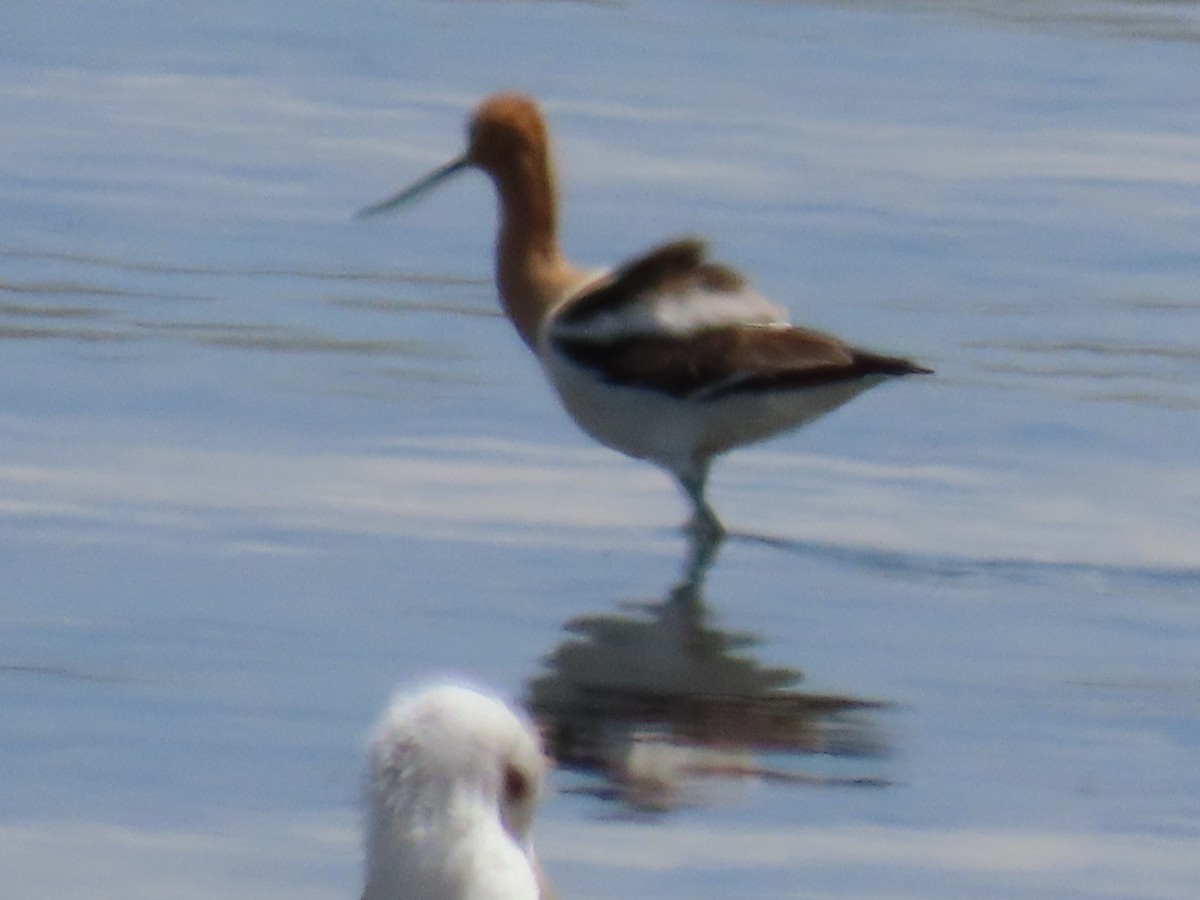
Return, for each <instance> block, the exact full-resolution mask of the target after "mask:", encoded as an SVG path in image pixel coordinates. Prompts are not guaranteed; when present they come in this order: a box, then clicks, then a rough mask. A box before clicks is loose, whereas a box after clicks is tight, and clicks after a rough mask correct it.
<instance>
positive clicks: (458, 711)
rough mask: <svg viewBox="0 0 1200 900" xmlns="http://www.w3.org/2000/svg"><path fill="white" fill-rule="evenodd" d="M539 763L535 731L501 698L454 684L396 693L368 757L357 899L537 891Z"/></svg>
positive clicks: (528, 895) (494, 899)
mask: <svg viewBox="0 0 1200 900" xmlns="http://www.w3.org/2000/svg"><path fill="white" fill-rule="evenodd" d="M543 770H544V762H543V759H542V754H541V751H540V749H539V745H538V740H537V737H536V735H535V734H534V733H533V731H532V729H531V728H530V726H529V725H528V723H526V722H524V721H522V720H521V719H520V718H518V717H517V716H516V715H515V714H514V713H513V712H512V711H511V710H510V709H509V708H508V707H507V706H505V705H504V704H503V703H501V702H500V701H498V700H494V699H492V698H490V697H486V696H484V695H482V694H479V693H477V692H476V691H473V690H469V689H467V688H461V687H454V686H440V687H434V688H430V689H427V690H424V691H421V692H418V693H416V694H411V695H401V696H399V697H397V698H396V700H395V701H394V702H393V703H392V705H391V706H390V707H389V709H388V710H387V712H386V713H385V714H384V715H383V717H382V719H381V720H380V722H379V724H378V726H377V727H376V730H375V734H374V737H373V739H372V741H371V747H370V752H369V757H368V770H367V780H368V783H367V820H366V823H365V824H366V841H365V843H366V846H365V850H366V855H367V860H366V868H367V872H366V888H365V890H364V892H363V900H417V898H420V900H538V898H539V893H540V887H539V872H538V869H537V863H536V861H535V859H534V856H533V850H532V847H531V845H530V839H529V828H530V825H531V823H532V819H533V811H534V806H535V804H536V802H537V794H538V790H539V788H540V785H541V781H542V777H543ZM510 773H518V775H519V777H520V778H521V779H524V780H523V781H522V786H523V790H522V791H521V792H520V794H519V796H516V797H514V796H513V795H512V794H511V791H510V787H511V784H510V781H509V779H510V777H517V776H512V775H510Z"/></svg>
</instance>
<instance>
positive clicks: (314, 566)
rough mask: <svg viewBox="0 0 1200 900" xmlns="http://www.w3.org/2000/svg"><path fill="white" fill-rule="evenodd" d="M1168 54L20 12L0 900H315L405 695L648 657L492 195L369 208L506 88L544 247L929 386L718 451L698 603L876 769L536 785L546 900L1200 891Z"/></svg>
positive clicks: (1, 403)
mask: <svg viewBox="0 0 1200 900" xmlns="http://www.w3.org/2000/svg"><path fill="white" fill-rule="evenodd" d="M1198 35H1200V10H1197V7H1196V6H1195V5H1193V4H1178V3H1149V4H1148V3H1101V2H1089V0H1080V2H1063V3H1041V4H1001V3H986V2H979V3H967V2H963V3H952V2H944V3H928V4H922V5H921V6H920V8H916V7H915V6H912V5H900V4H894V5H893V4H888V3H875V4H869V5H868V4H863V5H858V4H855V5H846V6H841V5H837V4H803V3H798V4H756V3H749V4H747V3H728V2H710V0H702V2H691V3H686V4H684V3H667V4H649V3H639V2H635V3H629V4H599V3H598V4H574V3H520V2H503V3H476V2H467V3H454V2H445V0H440V2H412V3H409V2H406V3H399V4H383V3H363V2H356V3H328V2H326V3H311V2H310V3H298V4H297V3H292V4H287V5H284V4H279V3H275V2H267V0H264V2H259V3H256V4H235V3H210V4H202V5H194V4H193V5H191V6H184V5H181V4H173V3H168V4H164V3H136V2H117V0H107V2H100V3H94V2H92V3H67V4H53V5H47V4H32V3H19V4H17V5H16V6H15V7H14V8H12V9H8V10H6V12H5V23H4V28H2V29H0V121H3V122H4V123H5V128H4V131H5V144H6V152H5V153H4V154H0V210H3V212H0V575H2V578H0V771H3V772H4V778H3V787H2V788H0V886H3V893H4V895H5V896H13V897H31V896H38V897H42V898H59V897H62V898H66V897H78V896H81V895H84V896H87V897H89V898H92V900H106V898H110V897H111V898H118V897H119V898H121V900H131V898H147V900H149V898H154V900H166V898H188V900H191V898H202V897H203V898H208V897H216V896H245V897H256V898H272V897H279V898H283V897H288V898H292V900H295V898H332V897H352V896H355V892H356V891H358V890H359V888H360V878H361V876H360V868H359V865H360V858H359V848H358V843H357V841H358V837H357V819H356V815H357V813H356V802H357V795H358V789H359V781H358V779H359V773H360V767H361V764H362V759H361V757H362V745H363V735H364V734H365V733H366V731H367V729H368V728H369V727H370V724H371V721H372V719H373V717H374V716H375V715H376V714H377V712H378V710H379V709H380V708H381V707H382V705H383V704H384V702H385V701H386V699H387V697H388V696H389V694H390V693H391V691H392V690H393V689H394V688H395V687H397V686H398V685H403V684H409V683H412V682H413V681H414V680H415V681H420V680H424V679H427V678H430V677H434V676H438V675H458V676H461V677H466V678H470V679H472V680H475V681H477V682H480V683H484V684H488V685H491V686H494V687H495V688H496V689H497V690H499V691H502V692H504V693H505V694H507V695H508V696H511V697H513V698H514V699H517V700H521V699H524V698H526V697H527V696H528V693H529V691H530V685H531V683H532V682H533V681H534V680H535V679H537V678H539V677H544V676H546V675H547V673H550V672H552V671H554V666H555V660H556V659H558V657H556V656H555V654H556V653H557V652H559V651H562V650H563V649H564V648H571V647H573V646H576V645H577V644H578V642H579V641H581V640H583V641H585V642H586V641H587V640H588V639H591V640H592V641H593V644H591V645H589V647H590V650H589V652H591V653H593V654H595V656H596V657H599V658H601V662H602V663H603V665H611V666H616V667H617V668H618V669H620V670H621V671H625V672H628V671H629V665H630V661H629V660H628V659H623V658H622V657H621V656H620V647H621V646H627V645H623V644H621V642H620V641H618V642H616V643H614V644H611V645H610V644H609V643H606V642H605V641H604V640H602V639H601V637H600V636H601V635H603V634H606V633H607V632H605V631H604V630H603V629H605V628H609V627H616V628H618V629H619V630H620V633H621V634H622V635H625V634H628V635H630V636H632V638H631V640H635V641H640V642H643V643H641V644H631V645H628V646H639V647H645V648H647V649H645V650H644V651H642V652H641V653H640V654H639V655H635V657H634V659H633V661H634V662H637V661H639V660H641V661H645V660H647V659H650V660H658V659H659V656H658V654H657V648H659V647H662V648H663V655H662V657H661V658H662V659H663V660H664V661H667V660H669V659H670V649H671V647H672V646H673V645H672V643H671V642H672V641H674V640H676V639H677V637H676V632H673V631H672V628H671V627H670V621H671V620H670V617H669V616H668V615H667V614H668V613H669V612H670V610H671V608H672V607H671V605H670V603H668V602H667V598H668V595H669V593H670V592H671V590H672V588H673V587H676V588H677V587H678V585H679V584H680V583H681V579H683V577H684V574H685V568H686V558H687V553H688V548H687V546H686V544H685V541H684V539H683V536H682V534H681V533H680V531H679V530H678V528H677V526H678V524H679V523H680V522H681V521H682V519H683V518H684V515H685V508H684V505H683V503H682V501H681V500H680V498H679V497H678V496H677V494H676V492H675V489H674V488H673V486H672V485H671V484H670V482H669V480H668V479H667V478H666V477H665V476H663V475H661V474H660V473H658V472H656V471H654V470H652V469H651V468H649V467H647V466H645V465H643V464H639V463H636V462H633V461H630V460H626V459H623V458H621V457H619V456H617V455H615V454H613V453H610V452H609V451H607V450H604V449H602V448H599V447H597V446H595V445H594V444H592V443H591V442H590V441H589V440H588V439H587V438H586V437H585V436H584V435H582V434H580V433H579V432H578V431H577V430H576V429H575V427H574V426H573V425H572V423H571V422H570V421H569V420H568V418H567V417H566V415H565V414H564V413H563V412H562V411H561V409H560V408H559V407H558V405H557V402H556V400H555V398H554V397H553V395H552V393H551V392H550V390H549V388H548V387H546V386H545V384H544V383H543V381H542V380H541V376H540V374H539V372H538V369H537V367H536V365H535V363H534V362H533V360H532V359H531V358H530V357H529V356H528V354H527V351H525V349H524V347H523V346H522V345H521V344H520V341H519V340H518V339H517V338H516V336H515V334H514V333H513V332H512V330H511V328H510V327H509V325H508V323H507V322H505V321H504V320H503V318H502V317H501V316H500V315H499V313H498V311H497V307H496V303H495V299H494V293H493V289H492V286H491V282H490V272H491V260H490V253H491V243H492V230H493V222H494V218H493V217H494V200H493V198H492V195H491V191H490V187H489V186H488V184H487V182H486V181H485V180H484V179H483V178H482V177H479V176H470V177H464V178H461V179H459V180H457V181H456V182H455V183H454V184H453V185H452V186H448V187H446V188H445V189H444V190H442V191H441V192H439V193H438V194H436V195H433V196H431V197H429V198H428V199H426V200H424V201H423V202H422V203H420V204H419V205H416V206H414V207H413V208H411V209H409V210H406V211H405V212H404V214H403V215H401V216H397V217H394V218H392V219H388V220H383V221H373V222H369V223H368V222H356V221H353V220H352V218H351V216H352V213H353V211H354V210H355V209H357V208H358V207H360V206H361V205H363V204H365V203H368V202H371V201H373V200H376V199H378V198H380V197H382V196H384V195H386V194H387V193H389V192H390V191H391V190H393V189H394V188H396V187H399V186H400V185H401V184H403V183H405V182H407V181H409V180H410V179H412V178H414V177H416V176H417V175H419V174H421V173H423V172H424V171H426V170H427V169H428V168H430V167H432V166H433V165H435V164H437V163H439V162H442V161H444V160H446V159H448V158H450V157H451V156H452V155H454V154H456V153H457V152H458V151H459V149H460V146H461V141H462V138H463V132H462V127H463V120H464V118H465V116H466V115H467V114H468V112H469V110H470V109H471V107H472V106H473V104H474V103H475V102H476V101H477V100H478V99H479V98H480V97H481V96H483V95H485V94H487V93H488V92H490V91H493V90H496V89H499V88H517V89H521V90H526V91H529V92H531V93H533V94H535V95H537V96H538V97H539V98H540V99H541V100H542V102H543V104H544V107H545V110H546V113H547V115H548V118H549V120H550V124H551V127H552V129H553V131H554V135H555V140H556V144H555V147H556V151H557V154H558V157H559V170H560V176H561V180H562V188H563V200H564V210H563V228H564V244H565V247H566V249H567V250H568V252H569V253H570V254H571V255H572V256H573V257H574V258H576V259H578V260H579V261H581V262H583V263H590V264H607V263H613V262H616V261H618V260H620V259H621V258H622V257H623V256H625V255H628V254H631V253H634V252H636V251H638V250H639V249H642V248H644V247H646V246H649V245H650V244H652V243H654V242H657V241H659V240H661V239H664V238H666V237H669V236H672V235H676V234H684V233H700V234H703V235H705V236H707V237H708V238H709V239H710V241H711V244H712V246H713V249H714V252H715V253H716V254H717V255H718V256H719V257H720V258H721V259H724V260H727V261H729V262H730V263H732V264H734V265H736V266H738V267H739V268H742V269H744V270H745V271H747V272H748V273H752V275H753V277H754V279H755V281H756V283H757V285H758V286H759V288H760V289H762V291H763V292H764V293H766V294H767V295H768V296H770V297H772V298H773V299H774V300H776V301H777V302H778V303H780V304H781V305H783V306H785V307H787V308H789V309H790V310H791V312H792V314H793V316H794V318H795V319H797V320H798V321H803V322H805V323H808V324H812V325H815V326H817V327H820V328H823V329H826V330H830V331H833V332H836V333H839V334H842V335H844V336H846V337H847V338H850V339H852V340H853V341H855V342H856V343H861V344H865V345H867V346H873V347H877V348H879V349H881V350H886V351H891V352H896V353H902V354H905V355H909V356H912V357H914V358H916V359H919V360H921V361H922V362H925V363H926V364H929V365H932V366H933V367H935V368H936V369H937V372H938V374H937V376H936V377H935V378H932V379H922V380H907V381H905V382H903V383H899V384H892V385H888V386H885V387H881V388H878V389H876V390H874V391H872V392H870V393H868V394H866V395H864V396H862V397H860V398H858V399H856V400H855V401H854V402H853V403H852V404H850V405H849V406H847V407H846V408H845V409H844V410H841V411H839V412H838V413H836V414H835V415H833V416H830V417H829V418H827V419H825V420H822V421H821V422H820V423H818V424H816V425H814V426H812V427H811V428H808V429H806V430H804V431H802V432H800V433H796V434H793V435H788V436H785V437H783V438H780V439H777V440H775V441H773V442H770V443H768V444H765V445H762V446H761V447H758V448H752V449H748V450H743V451H741V452H739V453H736V454H734V455H732V456H730V457H729V458H727V459H725V460H722V461H721V462H719V463H718V465H717V466H716V468H715V471H714V477H713V482H712V485H711V491H712V494H711V498H712V500H713V502H714V505H715V506H716V507H717V509H718V510H719V511H720V512H721V514H722V517H723V518H724V520H725V521H726V522H727V523H728V524H729V525H730V526H731V528H732V529H733V531H734V535H733V537H732V538H731V539H730V540H729V541H727V542H726V544H725V545H724V546H723V547H722V548H721V550H720V553H719V555H718V557H717V558H716V560H715V562H714V563H713V565H712V567H711V569H710V570H708V572H707V573H706V577H705V578H704V579H703V580H702V581H701V582H700V583H699V584H695V585H693V586H692V587H693V593H694V596H695V597H696V598H697V599H698V602H700V607H699V608H700V609H701V610H702V611H703V615H704V616H705V618H704V620H703V621H704V623H705V627H707V628H708V629H710V633H711V634H713V635H716V636H720V635H726V636H731V635H732V636H737V635H741V636H743V637H745V638H747V639H748V640H749V643H745V644H743V645H741V646H740V648H738V649H736V650H735V651H734V652H735V654H738V655H740V658H741V659H742V660H743V662H745V664H746V665H748V666H750V667H752V668H754V669H755V670H756V671H757V670H766V671H774V670H790V671H791V673H792V674H793V675H795V676H797V677H799V676H801V675H802V676H803V677H802V678H800V679H799V680H797V681H794V683H793V684H792V687H793V688H794V689H796V690H799V691H802V692H806V693H809V694H812V695H816V696H834V697H841V698H850V699H853V700H855V701H871V702H872V703H873V704H878V705H870V706H868V707H866V708H865V709H864V710H863V711H861V712H859V713H856V714H855V715H853V716H851V717H850V718H849V720H841V719H836V720H834V721H833V723H832V724H833V725H839V726H840V727H842V728H843V729H844V730H845V731H844V733H845V734H850V735H852V736H853V735H858V736H859V737H860V738H863V740H864V741H865V745H869V748H868V749H870V748H873V749H872V750H871V752H860V753H852V754H850V755H846V754H845V753H839V752H835V751H834V750H832V749H831V750H830V751H829V752H827V753H815V754H814V753H809V754H804V755H801V756H798V757H797V756H794V755H785V754H778V753H771V752H765V751H764V752H761V753H759V754H757V755H756V756H755V757H754V758H753V759H752V760H751V761H750V764H749V766H748V768H750V769H751V770H753V771H755V772H757V773H758V774H757V775H756V776H752V777H747V778H742V779H718V780H711V779H701V778H687V779H684V782H683V783H682V784H681V785H680V793H679V794H678V796H677V797H675V798H674V801H673V802H671V803H668V804H666V806H667V807H668V808H667V809H666V810H661V809H660V810H658V811H655V812H647V811H646V810H644V809H639V808H637V807H636V804H632V805H631V804H630V803H629V802H628V801H629V798H628V797H627V796H626V797H621V798H618V799H614V798H613V794H612V791H611V790H609V789H608V788H607V787H606V784H605V782H604V779H603V778H602V777H601V776H600V775H599V774H597V773H596V772H595V771H588V770H586V769H583V768H579V767H568V766H567V765H563V766H562V767H560V769H559V770H558V771H556V772H555V774H554V776H553V779H552V781H553V785H552V786H553V788H554V789H555V790H554V792H553V793H552V795H551V796H550V798H549V799H548V801H547V803H546V805H545V807H544V809H543V810H542V813H541V816H540V818H539V822H538V826H537V843H538V846H539V852H540V855H541V857H542V859H543V862H544V864H545V867H546V868H547V870H548V872H549V873H550V876H551V878H552V879H553V880H554V882H555V883H556V884H557V886H558V888H559V891H560V893H561V895H562V896H563V897H564V898H588V897H594V898H602V897H618V896H658V897H689V898H718V897H730V896H739V897H868V896H869V897H878V898H907V897H918V896H919V897H926V898H928V897H945V898H958V897H964V896H970V897H997V898H999V897H1004V898H1013V897H1046V898H1085V897H1086V898H1093V897H1098V896H1104V897H1156V898H1159V897H1161V898H1192V897H1194V896H1195V895H1196V893H1197V885H1198V884H1200V857H1198V856H1197V854H1196V852H1195V848H1196V842H1197V838H1198V837H1200V774H1198V773H1200V770H1198V769H1197V767H1196V765H1195V759H1196V756H1197V752H1198V751H1200V677H1198V675H1197V666H1196V659H1197V656H1198V650H1200V601H1198V599H1197V598H1198V597H1200V590H1198V589H1200V466H1198V465H1197V454H1196V449H1195V448H1196V446H1197V442H1198V439H1200V424H1198V419H1197V416H1198V414H1200V349H1198V348H1200V300H1198V299H1197V293H1196V286H1197V284H1200V255H1197V253H1196V241H1195V236H1196V233H1197V228H1198V226H1200V95H1198V94H1197V92H1196V90H1195V84H1196V83H1197V76H1198V75H1200V56H1198V55H1197V47H1198V46H1200V44H1198V43H1197V41H1196V38H1197V36H1198ZM631 604H648V606H642V607H636V606H631ZM614 622H615V623H616V625H614V624H613V623H614ZM581 623H583V625H581ZM589 623H590V624H589ZM589 628H590V629H591V630H589ZM573 642H574V643H573ZM592 658H594V657H588V659H592ZM664 665H665V664H664ZM621 667H624V668H621ZM659 674H660V675H662V677H664V678H665V677H676V676H677V675H678V673H677V672H672V671H664V672H661V673H659ZM825 725H826V726H829V725H830V723H829V722H826V723H825ZM842 733H843V732H837V734H842ZM856 746H857V745H856ZM858 749H859V750H862V749H863V748H862V747H859V748H858ZM781 770H782V771H786V772H787V773H791V774H793V775H796V774H798V775H800V776H802V779H801V783H787V782H780V781H777V780H773V779H772V777H771V773H777V772H779V771H781ZM855 779H865V780H866V782H868V783H865V784H857V785H856V784H851V783H849V782H853V781H854V780H855Z"/></svg>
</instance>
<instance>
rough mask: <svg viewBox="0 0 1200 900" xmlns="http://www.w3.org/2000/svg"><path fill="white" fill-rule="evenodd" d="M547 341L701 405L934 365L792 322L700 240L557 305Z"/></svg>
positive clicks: (604, 370)
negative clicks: (886, 353)
mask: <svg viewBox="0 0 1200 900" xmlns="http://www.w3.org/2000/svg"><path fill="white" fill-rule="evenodd" d="M549 338H550V340H551V341H552V343H553V345H554V349H555V350H556V351H557V352H559V353H560V354H561V355H562V356H564V357H566V358H567V359H568V360H570V361H571V362H572V363H574V364H575V365H578V366H582V367H584V368H587V369H589V370H592V371H593V372H594V373H595V374H596V376H597V377H599V378H600V379H602V380H603V381H605V382H606V383H609V384H613V385H621V386H626V387H636V388H641V389H645V390H650V391H657V392H660V393H663V394H667V395H670V396H672V397H675V398H678V399H685V400H692V401H696V402H704V401H709V400H716V399H720V398H722V397H727V396H730V395H733V394H738V393H742V392H762V391H774V390H791V389H798V388H805V387H815V386H819V385H823V384H834V383H838V382H846V381H855V380H858V379H862V378H867V377H870V376H887V375H906V374H913V373H918V372H925V371H928V370H926V369H922V368H921V367H920V366H917V365H914V364H913V363H911V362H909V361H908V360H905V359H900V358H898V357H890V356H881V355H879V354H875V353H871V352H868V351H865V350H861V349H858V348H856V347H853V346H851V345H849V344H846V343H845V342H843V341H841V340H839V339H837V338H835V337H832V336H830V335H826V334H822V333H821V332H818V331H813V330H811V329H807V328H797V327H794V326H791V325H789V324H787V320H786V318H785V317H784V315H783V313H782V312H781V311H780V310H779V309H778V308H777V307H775V306H774V305H773V304H771V303H770V302H769V301H767V300H766V299H765V298H764V297H763V296H762V295H760V294H758V293H757V292H756V291H754V290H753V289H752V288H750V287H749V286H748V285H747V284H746V283H745V281H744V279H742V277H741V276H740V275H738V274H737V273H736V272H734V271H733V270H732V269H729V268H727V267H725V266H722V265H720V264H718V263H713V262H709V261H708V260H707V259H706V255H705V248H704V245H703V243H701V242H700V241H697V240H684V241H678V242H675V243H671V244H666V245H664V246H662V247H659V248H657V249H655V250H653V251H651V252H650V253H648V254H647V255H646V256H643V257H641V258H639V259H636V260H634V261H632V262H631V263H629V264H627V265H626V266H624V267H622V268H621V269H619V270H618V271H616V272H615V273H613V274H612V275H611V276H610V277H608V278H606V279H604V280H602V281H601V282H600V283H598V284H593V285H592V286H590V287H589V288H588V289H586V290H585V292H584V293H582V294H580V295H578V296H576V297H574V298H572V299H571V300H569V301H568V302H567V304H566V305H565V306H564V307H563V308H562V309H561V310H560V312H559V313H558V314H557V315H556V317H555V320H554V322H553V325H552V327H551V330H550V333H549Z"/></svg>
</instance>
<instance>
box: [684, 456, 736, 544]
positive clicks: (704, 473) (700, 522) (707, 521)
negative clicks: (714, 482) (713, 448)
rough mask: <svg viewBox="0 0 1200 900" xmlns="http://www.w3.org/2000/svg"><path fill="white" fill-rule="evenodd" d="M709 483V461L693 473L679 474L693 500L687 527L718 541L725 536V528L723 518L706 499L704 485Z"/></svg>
mask: <svg viewBox="0 0 1200 900" xmlns="http://www.w3.org/2000/svg"><path fill="white" fill-rule="evenodd" d="M707 483H708V463H707V462H705V463H704V464H703V465H702V466H699V467H698V468H697V470H696V471H695V472H693V473H690V474H687V475H680V476H679V484H680V486H681V487H682V488H683V492H684V493H685V494H687V495H688V499H689V500H691V501H692V518H691V519H690V520H689V521H688V524H687V529H688V531H690V532H692V533H693V534H695V535H697V536H698V537H700V538H703V539H705V540H711V541H717V540H720V539H721V538H722V537H724V536H725V528H724V526H723V525H721V520H720V519H718V518H717V514H716V513H715V512H713V508H712V507H711V506H709V505H708V501H707V500H705V499H704V486H705V485H706V484H707Z"/></svg>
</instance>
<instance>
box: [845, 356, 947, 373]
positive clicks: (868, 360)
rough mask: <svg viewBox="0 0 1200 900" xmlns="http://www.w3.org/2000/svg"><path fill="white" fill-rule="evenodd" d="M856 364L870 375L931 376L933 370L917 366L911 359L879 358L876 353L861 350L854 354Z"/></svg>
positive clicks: (896, 357) (898, 357)
mask: <svg viewBox="0 0 1200 900" xmlns="http://www.w3.org/2000/svg"><path fill="white" fill-rule="evenodd" d="M855 359H856V361H857V362H858V364H859V365H860V366H861V367H862V368H863V369H864V370H865V371H866V372H867V373H869V374H872V375H893V376H901V375H932V374H933V369H929V368H926V367H925V366H922V365H918V364H917V363H915V362H913V361H912V360H911V359H904V358H903V357H900V356H881V355H880V354H878V353H867V352H864V351H862V350H860V351H858V352H857V353H856V354H855Z"/></svg>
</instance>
